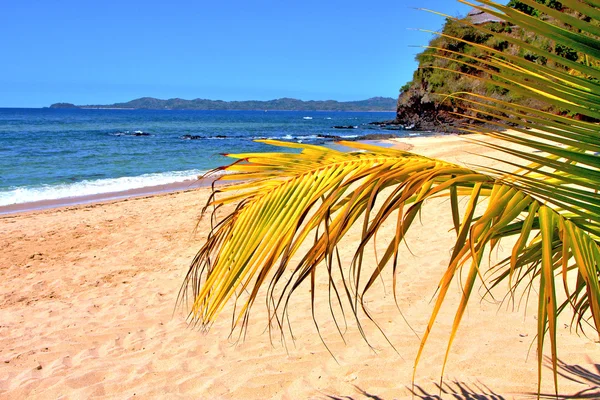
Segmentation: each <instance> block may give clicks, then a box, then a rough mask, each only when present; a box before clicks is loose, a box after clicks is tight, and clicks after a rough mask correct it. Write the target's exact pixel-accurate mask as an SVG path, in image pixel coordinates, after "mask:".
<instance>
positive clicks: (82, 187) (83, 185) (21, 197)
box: [0, 169, 206, 206]
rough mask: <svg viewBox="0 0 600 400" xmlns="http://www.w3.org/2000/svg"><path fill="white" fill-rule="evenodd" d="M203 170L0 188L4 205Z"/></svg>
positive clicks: (180, 177) (169, 179) (175, 178)
mask: <svg viewBox="0 0 600 400" xmlns="http://www.w3.org/2000/svg"><path fill="white" fill-rule="evenodd" d="M205 172H206V171H202V170H196V169H193V170H187V171H173V172H163V173H155V174H144V175H140V176H125V177H122V178H110V179H97V180H84V181H81V182H74V183H65V184H59V185H40V186H35V187H18V188H16V189H12V190H9V191H6V192H0V206H7V205H11V204H21V203H29V202H34V201H41V200H57V199H63V198H68V197H79V196H88V195H95V194H103V193H112V192H121V191H125V190H131V189H139V188H143V187H148V186H158V185H165V184H169V183H176V182H184V181H187V180H192V179H196V178H197V177H198V176H200V175H202V174H204V173H205Z"/></svg>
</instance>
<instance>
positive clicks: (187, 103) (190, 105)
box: [50, 97, 397, 112]
mask: <svg viewBox="0 0 600 400" xmlns="http://www.w3.org/2000/svg"><path fill="white" fill-rule="evenodd" d="M396 103H397V99H395V98H392V97H372V98H370V99H366V100H358V101H336V100H307V101H304V100H298V99H293V98H289V97H284V98H281V99H274V100H268V101H260V100H247V101H223V100H208V99H193V100H185V99H180V98H173V99H168V100H161V99H156V98H154V97H141V98H139V99H135V100H131V101H128V102H125V103H114V104H108V105H75V104H71V103H55V104H52V105H51V106H50V108H101V109H102V108H104V109H106V108H113V109H114V108H117V109H145V110H248V111H251V110H261V111H262V110H267V111H276V110H280V111H391V112H394V111H396Z"/></svg>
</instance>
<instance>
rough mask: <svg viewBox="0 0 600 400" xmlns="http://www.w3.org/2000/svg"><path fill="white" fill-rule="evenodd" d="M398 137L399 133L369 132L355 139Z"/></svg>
mask: <svg viewBox="0 0 600 400" xmlns="http://www.w3.org/2000/svg"><path fill="white" fill-rule="evenodd" d="M397 137H400V136H399V135H396V134H393V133H369V134H368V135H363V136H361V137H359V138H356V139H357V140H386V139H393V138H397Z"/></svg>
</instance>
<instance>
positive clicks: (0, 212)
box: [0, 134, 443, 217]
mask: <svg viewBox="0 0 600 400" xmlns="http://www.w3.org/2000/svg"><path fill="white" fill-rule="evenodd" d="M442 135H443V134H442ZM402 139H404V138H402ZM360 142H362V143H366V144H371V145H379V146H382V147H396V148H401V149H402V150H409V149H410V148H412V146H411V145H409V144H402V143H401V142H399V141H393V140H387V139H386V140H362V141H360ZM334 146H335V145H334ZM338 147H342V146H338ZM212 182H213V180H212V179H197V180H186V181H182V182H172V183H167V184H161V185H152V186H144V187H140V188H134V189H128V190H121V191H113V192H106V193H97V194H90V195H83V196H72V197H63V198H58V199H49V200H37V201H30V202H23V203H15V204H9V205H0V217H2V216H5V215H14V214H19V213H26V212H32V211H41V210H48V209H56V208H62V207H72V206H77V205H81V204H94V203H105V202H112V201H118V200H124V199H130V198H135V197H146V196H153V195H158V194H165V193H175V192H180V191H187V190H193V189H197V188H201V187H207V186H210V185H211V183H212Z"/></svg>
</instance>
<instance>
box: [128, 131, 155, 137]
mask: <svg viewBox="0 0 600 400" xmlns="http://www.w3.org/2000/svg"><path fill="white" fill-rule="evenodd" d="M131 136H151V135H150V134H149V133H148V132H142V131H135V132H133V133H132V134H131Z"/></svg>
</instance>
